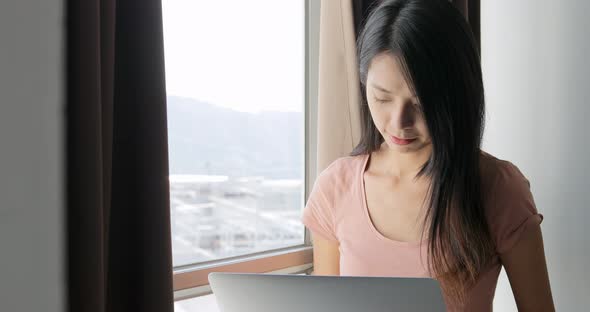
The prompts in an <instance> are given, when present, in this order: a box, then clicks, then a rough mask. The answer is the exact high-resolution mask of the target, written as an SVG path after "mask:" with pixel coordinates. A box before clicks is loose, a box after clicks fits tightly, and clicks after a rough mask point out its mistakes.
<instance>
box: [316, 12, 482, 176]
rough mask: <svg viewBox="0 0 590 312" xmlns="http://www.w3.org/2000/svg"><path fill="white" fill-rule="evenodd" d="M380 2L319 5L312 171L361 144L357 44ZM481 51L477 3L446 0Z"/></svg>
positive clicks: (319, 169) (325, 165) (321, 168)
mask: <svg viewBox="0 0 590 312" xmlns="http://www.w3.org/2000/svg"><path fill="white" fill-rule="evenodd" d="M380 2H381V0H322V2H321V14H320V51H319V52H320V53H319V77H318V78H319V80H318V83H319V85H318V134H317V135H318V148H317V151H318V152H317V153H318V154H317V157H318V162H317V170H318V172H321V171H322V170H323V169H325V168H326V167H327V166H328V165H329V164H330V163H331V162H332V161H334V160H335V159H337V158H338V157H342V156H346V155H348V154H349V153H350V152H351V151H352V149H353V148H354V147H355V146H356V144H357V143H358V142H359V140H360V135H361V120H360V109H359V106H360V99H361V98H360V97H361V96H363V95H362V94H360V89H361V88H360V80H359V76H358V65H357V64H358V60H357V57H356V39H357V37H358V35H359V33H360V31H361V29H362V27H363V25H364V23H365V21H366V19H367V17H368V15H369V13H370V12H371V10H372V9H374V8H375V7H376V6H377V5H378V4H379V3H380ZM451 2H452V3H453V4H454V5H455V6H456V7H457V8H458V10H459V11H461V12H462V13H463V15H464V16H465V18H466V19H467V20H468V21H469V23H470V25H471V28H472V30H473V34H474V36H475V39H476V41H477V43H478V46H480V25H479V24H480V13H479V10H480V0H454V1H451Z"/></svg>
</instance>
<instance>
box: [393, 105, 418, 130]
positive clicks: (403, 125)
mask: <svg viewBox="0 0 590 312" xmlns="http://www.w3.org/2000/svg"><path fill="white" fill-rule="evenodd" d="M415 122H416V112H415V109H414V104H412V103H407V102H406V103H400V104H398V105H394V108H393V111H392V112H391V123H392V124H391V126H392V128H393V129H397V130H398V131H401V130H404V129H408V128H412V127H413V126H414V123H415Z"/></svg>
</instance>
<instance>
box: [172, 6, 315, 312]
mask: <svg viewBox="0 0 590 312" xmlns="http://www.w3.org/2000/svg"><path fill="white" fill-rule="evenodd" d="M303 2H304V6H305V9H304V12H305V22H304V27H305V32H304V34H305V40H304V41H305V44H304V45H305V84H304V85H305V91H304V92H305V103H304V110H303V114H304V132H305V134H304V140H305V142H304V154H305V155H304V170H305V177H304V192H303V193H304V194H303V199H304V201H303V202H304V203H305V202H306V201H307V198H308V196H309V193H310V191H311V188H312V186H313V183H314V181H315V178H316V175H317V169H316V167H317V157H316V155H317V99H318V87H317V86H318V59H319V15H320V1H314V0H303ZM304 229H305V235H304V243H303V244H301V245H297V246H290V247H286V248H281V249H276V250H270V251H264V252H258V253H253V254H247V255H243V256H236V257H230V258H224V259H220V260H214V261H208V262H201V263H198V264H192V265H186V266H179V267H174V268H173V288H174V301H178V300H184V299H189V298H193V297H198V296H203V295H208V294H211V293H212V292H211V288H210V287H209V281H208V278H207V277H208V274H209V273H211V272H247V273H275V274H300V273H307V274H308V273H310V272H311V270H312V269H313V247H312V242H311V234H310V232H309V229H308V228H307V227H304Z"/></svg>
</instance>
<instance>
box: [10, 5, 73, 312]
mask: <svg viewBox="0 0 590 312" xmlns="http://www.w3.org/2000/svg"><path fill="white" fill-rule="evenodd" d="M62 5H63V4H62V0H3V1H0V42H1V43H0V311H6V312H13V311H23V312H24V311H26V312H33V311H50V312H53V311H62V310H63V308H64V300H63V294H64V287H63V286H64V279H63V277H62V276H63V268H62V258H63V256H62V246H63V241H62V235H63V234H62V232H63V230H62V226H63V224H64V221H63V213H62V207H63V199H62V170H61V169H62V163H61V162H62V154H63V153H62V143H63V142H62V141H63V140H62V136H61V133H62V120H63V118H62V108H63V105H62V93H63V92H62V90H61V88H62V84H63V83H62V75H63V73H62V59H61V58H62V40H63V34H62V33H63V31H62V28H63V21H62V15H63V12H62V9H63V8H62Z"/></svg>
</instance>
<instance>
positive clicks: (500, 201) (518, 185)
mask: <svg viewBox="0 0 590 312" xmlns="http://www.w3.org/2000/svg"><path fill="white" fill-rule="evenodd" d="M490 191H491V194H489V198H490V203H489V204H490V205H489V207H488V210H487V211H486V215H487V218H488V224H489V228H490V232H491V235H492V238H493V240H494V242H495V244H496V252H497V253H498V254H503V253H505V252H507V251H509V250H510V249H512V247H514V246H515V245H516V243H517V242H518V241H519V240H520V237H521V236H522V233H524V231H525V230H526V229H527V228H529V227H531V226H536V225H539V224H540V223H541V222H542V221H543V215H542V214H540V213H538V211H537V208H536V207H535V202H534V199H533V195H532V193H531V190H530V183H529V181H528V180H527V179H526V177H525V176H524V175H523V174H522V173H521V172H520V170H519V169H518V168H517V167H516V166H515V165H513V164H512V163H510V162H507V161H502V164H501V165H500V168H499V174H498V176H496V177H495V181H494V183H493V188H492V189H491V190H490Z"/></svg>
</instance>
